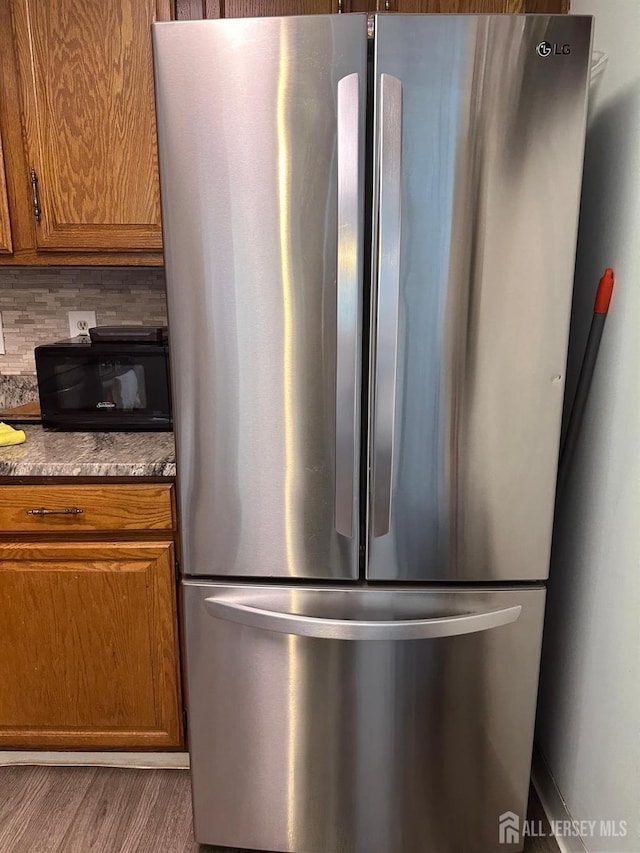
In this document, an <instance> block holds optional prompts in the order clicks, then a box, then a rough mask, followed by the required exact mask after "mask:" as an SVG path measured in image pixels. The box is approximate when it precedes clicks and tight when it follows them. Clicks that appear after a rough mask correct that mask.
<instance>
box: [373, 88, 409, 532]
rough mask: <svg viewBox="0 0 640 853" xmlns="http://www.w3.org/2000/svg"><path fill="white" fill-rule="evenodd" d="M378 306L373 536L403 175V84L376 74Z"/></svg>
mask: <svg viewBox="0 0 640 853" xmlns="http://www.w3.org/2000/svg"><path fill="white" fill-rule="evenodd" d="M379 158H380V171H379V206H378V210H379V216H378V288H377V289H378V308H377V329H376V362H375V370H376V373H375V398H374V400H375V402H374V423H373V442H374V444H373V535H374V536H384V535H385V533H388V532H389V528H390V525H391V502H392V474H393V440H394V435H393V433H394V422H395V407H396V367H397V358H398V300H399V294H400V236H401V180H402V83H401V81H400V80H398V78H397V77H393V76H391V75H390V74H382V75H381V77H380V128H379Z"/></svg>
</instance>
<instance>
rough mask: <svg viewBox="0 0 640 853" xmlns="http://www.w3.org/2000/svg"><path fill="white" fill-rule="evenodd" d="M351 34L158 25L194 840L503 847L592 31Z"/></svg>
mask: <svg viewBox="0 0 640 853" xmlns="http://www.w3.org/2000/svg"><path fill="white" fill-rule="evenodd" d="M372 23H373V27H372V28H369V30H370V32H369V37H368V32H367V31H368V26H367V24H368V22H367V17H366V16H365V15H335V16H322V15H321V16H307V17H290V18H265V19H238V20H220V21H212V22H189V23H171V24H157V25H155V26H154V61H155V69H156V100H157V121H158V137H159V150H160V171H161V190H162V208H163V228H164V248H165V261H166V272H167V286H168V302H169V327H170V335H171V341H172V348H171V355H172V377H173V382H174V397H173V399H174V413H175V421H176V446H177V455H178V495H179V515H180V525H181V543H182V570H183V572H184V579H183V583H182V590H183V618H184V636H185V665H186V681H187V697H188V709H187V710H188V722H189V742H190V751H191V761H192V779H193V792H194V819H195V828H196V838H197V840H198V841H200V842H203V843H210V844H217V845H227V846H232V847H240V848H254V849H264V850H280V851H292V853H343V851H344V853H350V851H355V853H360V851H362V853H365V851H366V852H367V853H395V851H398V853H400V851H421V853H422V851H433V853H436V851H437V853H460V851H461V850H464V851H465V853H467V851H468V853H488V851H491V850H498V849H499V850H505V851H510V850H518V849H521V843H520V842H521V841H522V840H523V839H520V841H518V840H517V839H516V840H515V841H514V840H513V834H512V833H511V834H510V835H509V836H508V840H509V841H510V843H505V844H502V843H500V835H499V829H500V818H501V817H504V816H505V815H507V817H509V815H508V813H513V816H512V817H511V818H509V819H512V820H515V818H516V817H517V818H518V819H520V820H521V819H522V818H523V817H524V813H525V809H526V799H527V790H528V778H529V767H530V756H531V745H532V737H533V722H534V714H535V695H536V689H537V678H538V663H539V653H540V643H541V636H542V617H543V610H544V594H545V593H544V586H543V585H542V583H541V581H543V580H544V579H545V578H546V576H547V566H548V556H549V550H550V539H551V523H552V515H553V500H554V488H555V468H556V462H557V451H558V440H559V429H560V416H561V407H562V395H563V385H564V367H565V358H566V345H567V335H568V323H569V311H570V302H571V284H572V275H573V262H574V251H575V237H576V230H577V217H578V202H579V194H580V179H581V167H582V150H583V141H584V125H585V118H586V95H587V82H588V65H589V57H590V38H591V19H590V18H585V17H580V16H508V15H496V16H465V15H452V16H447V15H397V14H390V15H376V16H374V18H373V19H372ZM371 30H372V31H373V32H371ZM372 34H373V38H371V37H370V36H371V35H372Z"/></svg>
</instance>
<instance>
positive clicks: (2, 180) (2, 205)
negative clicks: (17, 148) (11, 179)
mask: <svg viewBox="0 0 640 853" xmlns="http://www.w3.org/2000/svg"><path fill="white" fill-rule="evenodd" d="M12 248H13V246H12V243H11V221H10V220H9V202H8V200H7V176H6V172H5V167H4V153H3V151H2V140H1V139H0V252H11V250H12Z"/></svg>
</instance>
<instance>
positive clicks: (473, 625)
mask: <svg viewBox="0 0 640 853" xmlns="http://www.w3.org/2000/svg"><path fill="white" fill-rule="evenodd" d="M205 607H206V608H207V610H208V611H209V613H210V614H211V615H212V616H215V617H217V618H218V619H225V620H226V621H227V622H237V623H238V624H240V625H247V626H249V627H251V628H261V629H263V630H265V631H277V632H278V633H280V634H296V635H298V636H300V637H319V638H321V639H325V640H431V639H435V638H437V637H456V636H458V635H460V634H473V633H476V632H478V631H489V630H490V629H491V628H499V627H500V626H501V625H508V624H509V623H510V622H515V621H516V619H517V618H518V617H519V616H520V612H521V610H522V606H521V605H520V604H518V605H515V606H514V607H505V608H504V609H502V610H485V611H480V612H476V613H463V614H459V615H456V616H436V617H433V618H429V619H399V620H397V621H396V620H394V621H386V620H381V621H374V620H371V621H369V620H366V621H359V620H355V619H326V618H320V617H318V616H299V615H298V614H297V613H281V612H279V611H277V610H264V609H262V608H261V607H254V606H253V605H251V604H247V603H246V601H238V600H236V599H234V598H232V597H231V596H228V595H227V596H225V597H215V598H206V599H205Z"/></svg>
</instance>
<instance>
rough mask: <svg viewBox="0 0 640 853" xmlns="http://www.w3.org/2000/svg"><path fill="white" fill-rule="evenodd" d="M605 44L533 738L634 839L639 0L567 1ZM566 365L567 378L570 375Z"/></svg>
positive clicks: (601, 845)
mask: <svg viewBox="0 0 640 853" xmlns="http://www.w3.org/2000/svg"><path fill="white" fill-rule="evenodd" d="M571 10H572V12H574V13H577V14H594V15H595V16H596V28H595V47H596V48H597V49H600V50H604V51H606V52H607V54H608V55H609V60H608V65H607V68H606V70H605V73H604V76H603V77H602V79H601V81H600V82H599V83H598V88H597V92H596V97H595V99H594V101H593V103H592V108H591V111H590V120H589V128H588V133H587V148H586V160H585V178H584V187H583V199H582V210H581V219H580V234H579V241H578V262H577V269H576V296H575V302H574V311H573V323H572V342H571V357H570V360H569V374H568V387H569V388H571V387H572V385H573V383H572V378H575V369H576V364H577V363H578V362H579V358H580V356H581V354H582V347H583V344H584V339H585V335H586V330H587V329H588V323H589V321H590V314H591V310H592V306H593V294H594V290H595V287H596V285H597V281H598V278H599V276H600V274H601V272H602V270H603V269H604V268H605V267H606V266H612V267H613V268H614V270H615V274H616V290H615V293H614V298H613V303H612V308H611V311H610V314H609V318H608V321H607V326H606V328H605V333H604V337H603V341H602V348H601V350H600V356H599V361H598V365H597V368H596V375H595V377H594V382H593V385H592V389H591V395H590V399H589V403H588V408H587V412H586V415H585V421H584V425H583V430H582V434H581V437H580V440H579V444H578V447H577V450H576V454H575V457H574V461H573V466H572V470H571V473H570V475H569V479H568V482H567V488H566V492H565V494H564V496H563V498H562V499H561V502H560V505H559V511H558V517H557V525H556V536H555V541H554V556H553V560H552V567H551V579H550V585H549V595H548V607H547V625H546V634H545V643H544V649H543V669H542V679H541V690H540V700H539V708H538V732H537V739H538V745H539V747H540V749H541V751H542V752H543V754H544V757H545V760H546V762H547V764H548V766H549V768H550V770H551V773H552V774H553V776H554V778H555V781H556V783H557V786H558V788H559V790H560V793H561V794H562V796H563V798H564V800H565V802H566V804H567V806H568V809H569V811H570V812H571V814H572V816H573V818H574V819H576V820H581V819H584V820H593V819H600V818H603V819H624V820H626V821H627V822H628V826H629V836H628V837H627V838H626V839H611V838H602V837H596V838H591V839H589V838H585V839H584V842H585V844H586V846H587V848H588V850H589V851H593V853H605V852H606V853H608V851H616V853H619V852H620V853H621V851H625V853H626V851H629V853H639V851H640V0H572V2H571ZM572 374H574V375H573V377H572Z"/></svg>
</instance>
